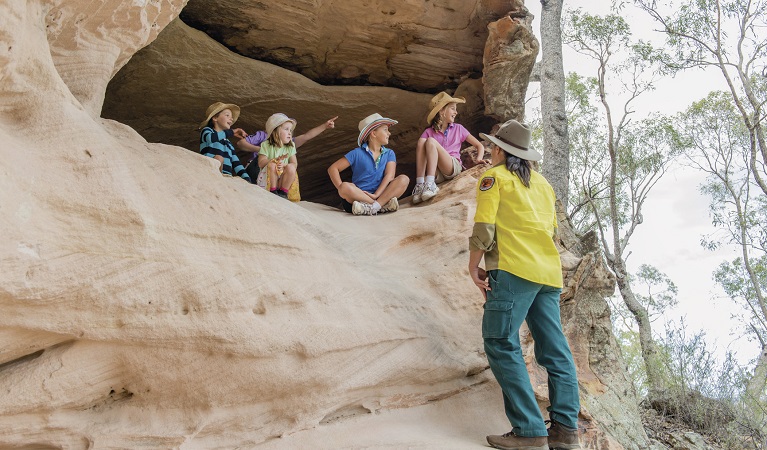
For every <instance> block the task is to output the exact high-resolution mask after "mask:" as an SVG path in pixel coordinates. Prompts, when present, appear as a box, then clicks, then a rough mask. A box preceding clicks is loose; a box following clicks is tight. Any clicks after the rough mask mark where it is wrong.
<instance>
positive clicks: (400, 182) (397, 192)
mask: <svg viewBox="0 0 767 450" xmlns="http://www.w3.org/2000/svg"><path fill="white" fill-rule="evenodd" d="M409 183H410V178H408V176H407V175H400V176H398V177H396V178H395V179H393V180H392V181H391V183H389V185H388V186H386V189H384V191H383V192H382V193H381V195H380V196H379V197H378V203H379V204H381V205H385V204H386V202H388V201H389V200H391V199H392V198H393V197H399V196H401V195H402V194H404V193H405V190H406V189H407V185H408V184H409ZM347 201H348V200H347Z"/></svg>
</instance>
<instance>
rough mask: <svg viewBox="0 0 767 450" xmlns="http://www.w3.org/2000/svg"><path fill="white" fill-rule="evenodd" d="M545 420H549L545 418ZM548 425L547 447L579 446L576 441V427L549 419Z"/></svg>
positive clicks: (564, 449) (569, 449) (559, 449)
mask: <svg viewBox="0 0 767 450" xmlns="http://www.w3.org/2000/svg"><path fill="white" fill-rule="evenodd" d="M547 422H549V421H548V420H547ZM550 422H551V426H550V427H549V448H550V449H552V450H554V449H557V450H572V449H574V448H581V444H580V443H579V442H578V429H577V428H575V429H573V428H567V427H566V426H564V425H562V424H561V423H559V422H556V421H554V420H551V421H550Z"/></svg>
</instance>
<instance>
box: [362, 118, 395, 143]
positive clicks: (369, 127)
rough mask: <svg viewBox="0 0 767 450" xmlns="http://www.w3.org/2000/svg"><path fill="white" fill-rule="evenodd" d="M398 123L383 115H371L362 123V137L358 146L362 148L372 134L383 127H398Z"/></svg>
mask: <svg viewBox="0 0 767 450" xmlns="http://www.w3.org/2000/svg"><path fill="white" fill-rule="evenodd" d="M397 123H398V122H397V121H396V120H394V119H389V118H387V117H383V116H382V115H380V114H378V113H375V114H371V115H369V116H367V117H365V118H364V119H362V120H361V121H360V124H359V127H358V128H359V130H360V135H359V137H358V138H357V145H359V146H362V143H363V142H365V141H366V140H367V139H368V136H369V135H370V132H371V131H373V130H375V129H376V128H378V127H380V126H381V125H396V124H397Z"/></svg>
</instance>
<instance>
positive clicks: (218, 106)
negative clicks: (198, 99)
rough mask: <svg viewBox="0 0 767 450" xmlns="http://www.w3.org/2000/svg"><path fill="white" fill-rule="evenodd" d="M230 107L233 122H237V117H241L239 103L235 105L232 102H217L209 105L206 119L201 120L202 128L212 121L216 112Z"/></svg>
mask: <svg viewBox="0 0 767 450" xmlns="http://www.w3.org/2000/svg"><path fill="white" fill-rule="evenodd" d="M225 109H228V110H229V111H231V112H232V124H234V123H235V122H237V119H238V118H239V117H240V107H239V106H237V105H234V104H232V103H223V102H216V103H214V104H212V105H210V106H208V109H207V110H206V111H205V115H206V116H207V117H205V120H203V121H202V122H200V127H199V128H198V130H199V129H200V128H203V127H205V126H207V125H208V122H210V119H212V118H213V116H215V115H216V114H218V113H220V112H221V111H223V110H225Z"/></svg>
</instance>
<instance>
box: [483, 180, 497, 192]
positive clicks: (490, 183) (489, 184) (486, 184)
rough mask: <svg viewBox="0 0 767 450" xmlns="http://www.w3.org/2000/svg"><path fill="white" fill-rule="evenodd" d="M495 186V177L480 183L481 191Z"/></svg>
mask: <svg viewBox="0 0 767 450" xmlns="http://www.w3.org/2000/svg"><path fill="white" fill-rule="evenodd" d="M494 184H495V177H485V178H483V179H482V181H480V182H479V190H480V191H486V190H488V189H490V188H491V187H493V185H494Z"/></svg>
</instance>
